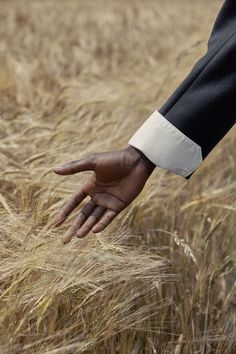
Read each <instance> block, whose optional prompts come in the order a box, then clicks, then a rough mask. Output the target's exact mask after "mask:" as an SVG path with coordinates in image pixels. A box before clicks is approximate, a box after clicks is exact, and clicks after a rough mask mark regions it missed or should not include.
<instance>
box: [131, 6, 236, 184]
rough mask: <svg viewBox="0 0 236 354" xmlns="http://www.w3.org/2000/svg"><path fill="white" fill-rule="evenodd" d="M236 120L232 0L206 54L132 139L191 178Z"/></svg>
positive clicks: (235, 25) (163, 165)
mask: <svg viewBox="0 0 236 354" xmlns="http://www.w3.org/2000/svg"><path fill="white" fill-rule="evenodd" d="M235 122H236V1H235V0H226V1H225V3H224V5H223V7H222V9H221V11H220V13H219V15H218V17H217V19H216V22H215V25H214V27H213V31H212V33H211V36H210V39H209V41H208V47H207V52H206V54H205V55H204V56H203V57H202V58H201V59H200V60H199V61H198V62H197V63H196V64H195V66H194V67H193V69H192V71H191V72H190V74H189V75H188V76H187V77H186V78H185V80H184V81H183V82H182V84H181V85H180V86H179V87H178V88H177V90H176V91H175V92H174V93H173V94H172V96H171V97H170V98H169V99H168V100H167V102H166V103H165V104H164V105H163V106H162V107H161V108H160V110H159V111H157V110H155V111H154V112H153V113H152V115H151V116H150V117H149V118H148V119H147V120H146V121H145V122H144V124H143V125H142V126H141V127H140V128H139V130H138V131H137V132H136V133H135V134H134V135H133V136H132V137H131V139H130V141H129V144H130V145H132V146H134V147H136V148H137V149H139V150H141V151H142V152H143V153H144V154H145V155H146V156H147V157H148V158H149V159H150V160H151V161H152V162H153V163H154V164H155V165H157V166H159V167H161V168H165V169H168V170H170V171H172V172H174V173H176V174H178V175H181V176H183V177H185V178H189V177H190V176H191V175H192V173H193V172H194V171H195V170H196V169H197V168H198V166H199V165H200V164H201V163H202V161H203V160H204V159H205V158H206V156H207V155H208V154H209V152H210V151H211V150H212V149H213V148H214V147H215V146H216V144H217V143H218V142H219V141H220V140H221V139H222V138H223V136H224V135H225V134H226V133H227V132H228V131H229V129H230V128H231V127H232V126H233V125H234V123H235Z"/></svg>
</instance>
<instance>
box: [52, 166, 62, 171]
mask: <svg viewBox="0 0 236 354" xmlns="http://www.w3.org/2000/svg"><path fill="white" fill-rule="evenodd" d="M61 167H62V166H56V167H54V168H53V169H54V171H56V170H60V169H61Z"/></svg>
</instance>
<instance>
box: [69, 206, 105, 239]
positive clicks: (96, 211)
mask: <svg viewBox="0 0 236 354" xmlns="http://www.w3.org/2000/svg"><path fill="white" fill-rule="evenodd" d="M105 211H106V209H105V208H103V207H98V206H97V205H96V203H95V202H94V201H92V200H91V201H90V202H89V203H88V204H86V205H85V207H84V208H83V209H82V210H81V211H80V213H79V214H78V216H77V217H76V219H75V220H74V222H73V223H72V225H71V226H70V227H69V229H68V231H67V232H66V234H65V235H64V237H63V239H62V242H63V243H68V242H69V241H70V240H71V239H72V237H73V236H74V235H75V234H76V232H77V231H78V230H79V228H80V227H81V226H82V225H83V224H84V222H85V221H86V220H87V219H89V218H91V217H92V218H93V219H94V218H96V219H98V218H100V217H101V216H102V215H103V214H104V213H105ZM93 215H94V216H93ZM88 222H89V225H90V224H91V219H90V220H89V221H88ZM85 228H86V230H87V232H86V233H84V231H83V234H84V235H85V234H87V233H88V231H89V229H88V227H87V226H86V227H85ZM91 228H92V226H91Z"/></svg>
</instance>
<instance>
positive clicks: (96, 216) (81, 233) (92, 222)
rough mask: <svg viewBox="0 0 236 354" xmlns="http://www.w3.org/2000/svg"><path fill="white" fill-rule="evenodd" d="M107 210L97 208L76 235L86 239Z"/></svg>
mask: <svg viewBox="0 0 236 354" xmlns="http://www.w3.org/2000/svg"><path fill="white" fill-rule="evenodd" d="M106 210H107V209H106V208H103V207H101V206H97V207H96V208H95V209H94V210H93V212H92V214H91V215H90V216H89V217H88V218H87V220H86V221H85V222H84V224H83V225H82V226H81V227H80V228H79V230H78V231H77V233H76V236H77V237H84V236H85V235H87V233H88V232H89V231H90V230H91V229H92V228H93V226H94V225H95V224H96V223H97V222H98V221H99V220H100V219H101V217H102V216H103V215H104V214H105V212H106Z"/></svg>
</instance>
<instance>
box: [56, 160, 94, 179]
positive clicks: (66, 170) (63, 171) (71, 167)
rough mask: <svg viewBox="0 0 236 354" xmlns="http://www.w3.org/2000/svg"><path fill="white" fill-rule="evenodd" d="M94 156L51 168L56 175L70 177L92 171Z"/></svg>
mask: <svg viewBox="0 0 236 354" xmlns="http://www.w3.org/2000/svg"><path fill="white" fill-rule="evenodd" d="M95 160H96V159H95V157H94V155H92V156H90V157H87V158H85V159H82V160H75V161H71V162H69V163H67V164H65V165H62V166H57V167H55V168H53V171H54V172H55V173H57V174H58V175H72V174H74V173H78V172H81V171H92V170H94V168H95Z"/></svg>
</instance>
